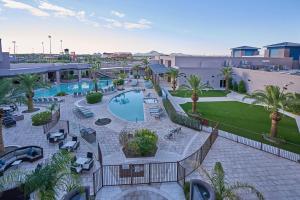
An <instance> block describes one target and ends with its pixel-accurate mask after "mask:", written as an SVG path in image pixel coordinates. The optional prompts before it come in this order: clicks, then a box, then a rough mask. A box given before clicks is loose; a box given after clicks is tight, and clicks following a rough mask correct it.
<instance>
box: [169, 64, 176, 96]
mask: <svg viewBox="0 0 300 200" xmlns="http://www.w3.org/2000/svg"><path fill="white" fill-rule="evenodd" d="M168 74H169V76H170V77H171V84H172V89H173V91H174V92H175V90H176V85H177V81H176V79H177V78H178V75H179V71H178V70H177V69H174V68H172V69H170V71H169V72H168Z"/></svg>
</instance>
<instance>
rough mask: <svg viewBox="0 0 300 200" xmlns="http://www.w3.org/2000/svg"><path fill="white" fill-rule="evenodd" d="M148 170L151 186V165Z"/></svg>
mask: <svg viewBox="0 0 300 200" xmlns="http://www.w3.org/2000/svg"><path fill="white" fill-rule="evenodd" d="M148 168H149V169H148V170H149V184H151V172H152V171H151V163H149V164H148Z"/></svg>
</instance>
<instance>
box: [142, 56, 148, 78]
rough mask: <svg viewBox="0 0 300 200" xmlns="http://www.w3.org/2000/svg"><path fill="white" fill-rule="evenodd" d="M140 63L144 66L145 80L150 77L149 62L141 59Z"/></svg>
mask: <svg viewBox="0 0 300 200" xmlns="http://www.w3.org/2000/svg"><path fill="white" fill-rule="evenodd" d="M142 63H143V65H144V70H145V75H146V77H147V78H149V76H150V67H149V64H150V62H149V61H148V59H147V58H145V59H143V61H142Z"/></svg>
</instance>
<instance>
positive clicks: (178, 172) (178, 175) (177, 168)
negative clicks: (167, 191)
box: [177, 161, 179, 182]
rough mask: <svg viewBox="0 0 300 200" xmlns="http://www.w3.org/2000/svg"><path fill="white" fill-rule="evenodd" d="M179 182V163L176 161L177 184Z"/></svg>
mask: <svg viewBox="0 0 300 200" xmlns="http://www.w3.org/2000/svg"><path fill="white" fill-rule="evenodd" d="M178 181H179V161H177V182H178Z"/></svg>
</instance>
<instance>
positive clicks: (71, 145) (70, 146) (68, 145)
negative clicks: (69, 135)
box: [62, 141, 76, 151]
mask: <svg viewBox="0 0 300 200" xmlns="http://www.w3.org/2000/svg"><path fill="white" fill-rule="evenodd" d="M75 145H76V141H68V142H67V143H66V144H64V145H63V146H62V149H67V150H68V151H70V150H71V151H72V150H73V148H74V146H75Z"/></svg>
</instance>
